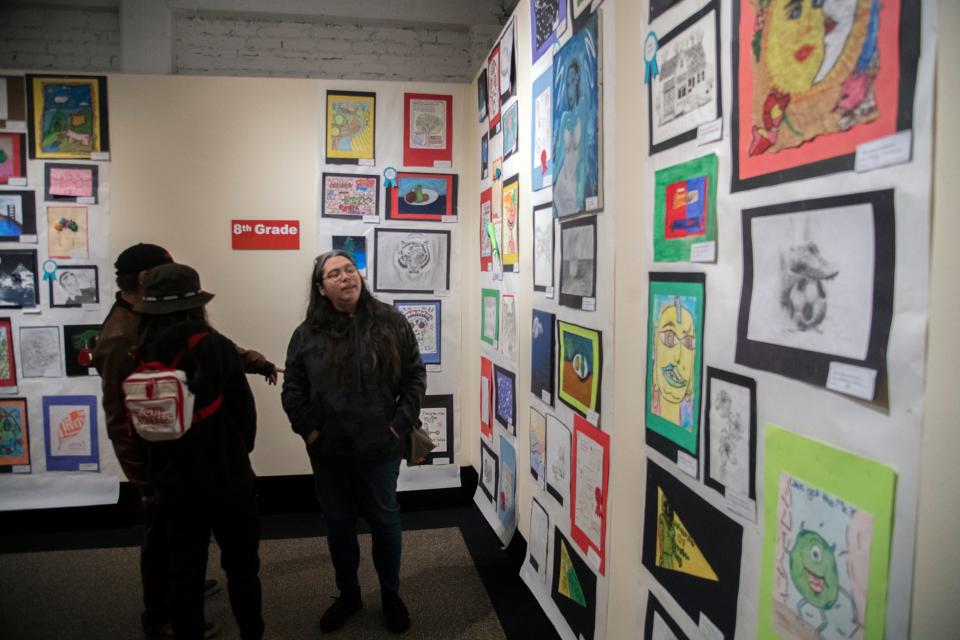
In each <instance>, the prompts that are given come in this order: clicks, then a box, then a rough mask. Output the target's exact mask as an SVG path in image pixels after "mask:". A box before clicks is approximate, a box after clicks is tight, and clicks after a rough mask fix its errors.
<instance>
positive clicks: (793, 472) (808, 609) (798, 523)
mask: <svg viewBox="0 0 960 640" xmlns="http://www.w3.org/2000/svg"><path fill="white" fill-rule="evenodd" d="M896 484H897V477H896V472H894V470H893V469H891V468H889V467H886V466H884V465H882V464H879V463H877V462H874V461H872V460H867V459H866V458H861V457H860V456H857V455H854V454H852V453H847V452H846V451H841V450H840V449H834V448H833V447H830V446H828V445H826V444H823V443H820V442H817V441H815V440H810V439H808V438H804V437H803V436H799V435H797V434H795V433H792V432H790V431H787V430H785V429H781V428H780V427H777V426H775V425H772V424H768V425H767V427H766V469H765V471H764V503H763V510H764V522H766V523H767V526H766V531H765V532H764V538H763V559H762V565H761V576H760V602H759V605H760V607H759V619H758V632H757V637H758V638H783V639H786V640H794V639H796V640H800V639H801V638H814V637H815V638H822V639H824V640H832V639H834V638H836V639H839V638H854V637H855V638H862V639H863V640H870V639H881V638H883V637H884V630H885V629H884V628H885V620H886V606H887V582H888V575H889V559H890V536H891V531H892V527H893V505H894V494H895V491H896Z"/></svg>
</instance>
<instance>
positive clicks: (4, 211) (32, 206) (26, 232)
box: [0, 190, 37, 242]
mask: <svg viewBox="0 0 960 640" xmlns="http://www.w3.org/2000/svg"><path fill="white" fill-rule="evenodd" d="M25 236H28V237H29V238H27V237H25ZM28 239H29V240H32V241H33V242H36V241H37V198H36V192H34V191H32V190H23V191H0V242H26V241H28Z"/></svg>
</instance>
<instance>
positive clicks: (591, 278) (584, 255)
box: [560, 224, 596, 297]
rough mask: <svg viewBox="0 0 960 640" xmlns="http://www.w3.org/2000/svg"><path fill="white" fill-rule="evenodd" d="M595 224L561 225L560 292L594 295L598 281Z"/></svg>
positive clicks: (585, 295)
mask: <svg viewBox="0 0 960 640" xmlns="http://www.w3.org/2000/svg"><path fill="white" fill-rule="evenodd" d="M595 232H596V227H594V226H593V225H589V224H588V225H578V226H573V227H564V226H561V239H560V241H561V243H562V246H561V249H560V269H561V276H560V293H562V294H568V295H573V296H583V297H593V295H594V285H595V283H596V278H595V275H594V274H595V271H594V269H596V256H594V254H593V252H594V247H595V246H596V242H595V240H594V237H593V236H594V233H595Z"/></svg>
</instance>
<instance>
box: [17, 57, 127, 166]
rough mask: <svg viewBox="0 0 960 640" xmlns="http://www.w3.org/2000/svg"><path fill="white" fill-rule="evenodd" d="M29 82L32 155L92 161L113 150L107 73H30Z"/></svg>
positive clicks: (33, 156) (41, 158) (28, 97)
mask: <svg viewBox="0 0 960 640" xmlns="http://www.w3.org/2000/svg"><path fill="white" fill-rule="evenodd" d="M27 84H28V85H29V90H28V91H27V110H28V111H29V112H30V122H29V124H28V126H27V134H28V136H29V140H30V157H31V158H33V159H37V160H51V159H68V160H78V159H86V160H92V159H96V156H94V155H93V154H97V153H102V152H106V151H109V150H110V135H109V127H108V125H107V77H106V76H44V75H28V76H27Z"/></svg>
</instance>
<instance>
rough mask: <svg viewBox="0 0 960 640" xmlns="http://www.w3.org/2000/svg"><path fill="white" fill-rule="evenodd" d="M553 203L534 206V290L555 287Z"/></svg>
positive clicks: (545, 289)
mask: <svg viewBox="0 0 960 640" xmlns="http://www.w3.org/2000/svg"><path fill="white" fill-rule="evenodd" d="M555 235H556V232H555V225H554V224H553V204H552V203H550V202H547V203H545V204H541V205H537V206H536V207H534V208H533V290H534V291H544V292H545V291H547V290H548V289H552V288H553V286H554V285H553V256H554V252H553V244H554V237H555Z"/></svg>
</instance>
